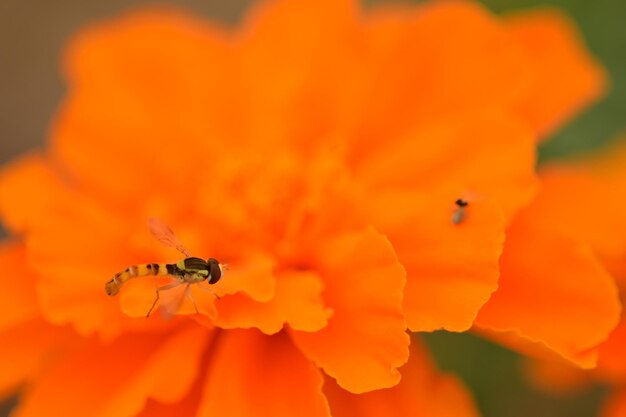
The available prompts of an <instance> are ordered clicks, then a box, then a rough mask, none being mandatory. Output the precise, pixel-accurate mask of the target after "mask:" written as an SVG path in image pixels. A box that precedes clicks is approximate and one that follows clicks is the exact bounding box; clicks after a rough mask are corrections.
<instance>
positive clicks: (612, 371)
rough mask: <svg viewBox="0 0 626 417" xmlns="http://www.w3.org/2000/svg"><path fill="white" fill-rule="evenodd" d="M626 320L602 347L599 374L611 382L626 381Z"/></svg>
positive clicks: (623, 320) (623, 319)
mask: <svg viewBox="0 0 626 417" xmlns="http://www.w3.org/2000/svg"><path fill="white" fill-rule="evenodd" d="M624 351H626V319H625V318H624V315H623V316H622V321H621V322H620V323H619V325H618V326H617V327H616V328H615V329H614V330H613V331H612V332H611V334H610V335H609V338H608V339H607V340H606V342H604V343H602V345H600V355H599V356H600V357H599V359H598V373H599V374H600V375H602V377H604V378H605V379H608V380H611V381H619V382H623V381H626V355H624Z"/></svg>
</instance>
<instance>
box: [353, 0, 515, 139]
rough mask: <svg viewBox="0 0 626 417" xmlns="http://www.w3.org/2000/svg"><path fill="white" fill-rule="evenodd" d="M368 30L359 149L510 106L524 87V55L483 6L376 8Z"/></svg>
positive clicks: (443, 4)
mask: <svg viewBox="0 0 626 417" xmlns="http://www.w3.org/2000/svg"><path fill="white" fill-rule="evenodd" d="M367 23H368V30H369V32H368V35H369V40H368V41H369V44H368V47H369V48H368V50H367V60H366V61H365V63H364V64H361V67H363V68H364V70H363V69H361V68H356V69H355V78H357V77H358V76H359V75H361V74H360V73H361V72H363V71H369V72H366V74H365V75H361V78H362V79H363V80H364V85H365V91H364V92H358V93H360V95H359V96H358V97H359V101H356V102H357V104H360V107H362V108H363V109H362V110H361V113H359V114H358V116H354V119H355V120H357V121H358V122H359V125H358V130H357V133H358V134H357V138H358V139H359V141H360V142H359V143H361V144H362V143H363V142H366V143H368V144H369V143H370V142H384V141H387V140H388V139H389V138H395V137H396V136H398V135H399V134H400V135H402V134H403V133H405V132H406V131H407V130H408V129H412V128H414V127H415V126H418V125H421V124H423V123H424V122H425V121H431V120H433V119H438V118H442V117H447V116H451V115H456V114H462V113H463V112H465V111H467V110H472V111H473V110H475V109H477V108H483V107H491V106H501V105H503V104H506V103H509V102H511V101H512V100H514V98H515V97H516V96H517V95H518V94H519V92H520V90H521V88H522V87H523V85H524V83H525V81H526V69H525V61H524V56H523V55H522V54H521V51H520V48H519V47H518V45H517V44H516V42H515V41H514V39H513V38H512V37H511V36H509V35H508V34H507V33H506V31H505V29H504V28H503V27H502V26H501V25H500V24H499V22H498V20H497V19H496V18H495V17H494V16H493V15H491V14H490V13H489V12H488V11H487V10H486V9H485V8H484V7H483V6H481V5H480V4H478V3H477V2H469V1H446V2H427V3H421V4H419V5H418V6H416V7H412V8H411V9H409V8H408V7H405V8H401V7H395V8H390V7H389V6H387V5H385V6H380V7H378V8H374V10H373V11H372V12H371V13H370V14H369V16H367ZM452 28H453V30H451V29H452ZM353 94H355V93H354V92H353ZM471 142H473V141H471Z"/></svg>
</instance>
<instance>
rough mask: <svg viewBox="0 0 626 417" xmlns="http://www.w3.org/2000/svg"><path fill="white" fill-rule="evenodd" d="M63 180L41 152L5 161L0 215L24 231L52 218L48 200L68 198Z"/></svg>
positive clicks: (0, 177) (17, 230)
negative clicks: (8, 162)
mask: <svg viewBox="0 0 626 417" xmlns="http://www.w3.org/2000/svg"><path fill="white" fill-rule="evenodd" d="M68 197H69V195H68V193H67V192H65V190H64V187H63V184H62V183H61V181H60V180H59V178H58V177H57V176H56V175H54V172H53V171H52V170H51V169H50V168H49V166H48V164H46V163H45V162H44V158H43V156H42V155H40V154H38V153H32V154H28V155H26V156H23V157H21V158H19V159H17V160H16V161H14V162H12V163H11V164H8V165H5V166H4V167H3V169H2V171H1V172H0V216H1V218H2V221H3V224H4V225H5V226H6V227H7V228H8V229H9V230H10V231H12V232H13V233H24V232H26V231H29V230H33V229H35V228H36V226H37V225H38V224H40V223H42V222H43V221H44V219H46V218H49V217H48V216H50V214H51V213H49V212H48V210H47V209H48V205H49V202H50V201H52V200H53V199H55V198H58V199H68Z"/></svg>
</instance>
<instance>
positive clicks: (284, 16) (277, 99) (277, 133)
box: [234, 0, 363, 149]
mask: <svg viewBox="0 0 626 417" xmlns="http://www.w3.org/2000/svg"><path fill="white" fill-rule="evenodd" d="M358 8H359V7H358V2H356V1H354V0H335V1H328V0H316V1H311V0H302V1H289V0H279V1H267V2H259V3H258V5H257V6H256V7H255V8H253V9H252V11H251V12H250V13H249V14H248V15H247V17H246V19H245V21H244V24H243V28H242V30H241V31H240V32H239V33H238V34H237V36H236V37H235V45H234V46H235V48H236V51H237V64H238V75H239V76H240V79H239V82H240V84H241V85H240V86H239V87H238V88H239V89H238V91H239V94H240V101H239V103H238V104H239V106H240V107H241V108H243V110H244V113H245V117H246V122H245V129H246V130H247V133H248V135H250V136H251V137H256V138H257V139H258V138H259V135H262V137H263V142H264V143H266V144H267V143H270V142H272V141H276V140H282V141H284V140H287V141H289V142H290V143H294V142H296V143H297V144H298V147H300V148H302V149H309V148H311V147H312V145H313V147H314V146H315V144H316V143H319V140H320V138H324V137H325V136H326V135H328V134H330V133H331V132H333V131H334V129H335V128H336V127H337V125H341V124H342V123H343V120H342V115H343V114H342V113H341V107H342V104H343V102H342V101H343V100H342V90H343V89H346V90H349V89H350V86H351V85H352V84H353V83H352V79H353V77H354V72H355V71H356V70H358V65H357V62H358V61H357V57H358V56H359V54H360V53H361V48H360V47H361V44H362V43H363V37H362V36H360V35H361V31H362V30H363V28H362V26H361V25H359V23H360V22H359V19H358V18H359V17H360V16H359V12H360V10H358ZM259 80H263V82H259ZM321 86H323V88H320V87H321ZM252 132H253V133H252ZM251 133H252V134H251ZM282 146H284V144H283V145H282Z"/></svg>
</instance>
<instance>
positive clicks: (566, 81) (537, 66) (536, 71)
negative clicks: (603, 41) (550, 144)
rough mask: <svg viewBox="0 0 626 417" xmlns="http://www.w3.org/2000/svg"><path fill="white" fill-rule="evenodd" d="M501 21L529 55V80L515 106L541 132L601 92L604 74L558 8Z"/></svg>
mask: <svg viewBox="0 0 626 417" xmlns="http://www.w3.org/2000/svg"><path fill="white" fill-rule="evenodd" d="M505 22H506V27H507V31H508V32H509V33H510V34H511V35H512V36H513V37H515V39H516V40H518V41H519V43H520V46H521V47H522V48H523V49H524V52H525V53H527V54H528V57H529V58H530V59H529V60H528V64H527V65H528V66H529V85H528V87H527V89H526V90H525V93H524V94H523V95H522V96H521V97H520V100H519V101H518V103H517V104H516V108H517V109H518V110H519V112H520V114H521V115H522V117H524V118H525V119H526V120H527V121H528V122H529V123H530V124H531V125H532V126H533V127H534V128H535V129H536V130H537V131H538V132H540V133H541V135H542V137H546V136H547V135H549V134H550V133H552V132H553V131H554V130H555V129H556V128H558V127H559V126H561V125H562V124H563V123H565V122H566V121H567V120H568V119H570V118H571V117H573V116H574V115H575V114H576V113H577V112H579V111H580V110H581V109H582V108H584V107H587V106H588V105H589V104H591V103H592V102H593V101H595V100H597V99H598V98H599V97H600V96H601V95H602V94H603V93H604V91H605V90H606V73H605V72H604V70H603V69H602V67H601V66H600V64H599V63H598V62H597V61H596V60H595V59H594V58H593V57H592V56H591V54H589V52H587V50H586V49H585V47H584V42H583V40H582V36H581V34H580V33H578V31H577V30H576V28H575V25H574V23H573V22H571V21H570V19H569V18H567V17H566V16H565V15H563V14H562V13H561V12H560V11H558V10H556V9H544V10H533V11H531V12H523V13H515V14H513V15H512V16H510V17H508V18H507V19H506V20H505ZM546 92H549V94H546Z"/></svg>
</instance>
